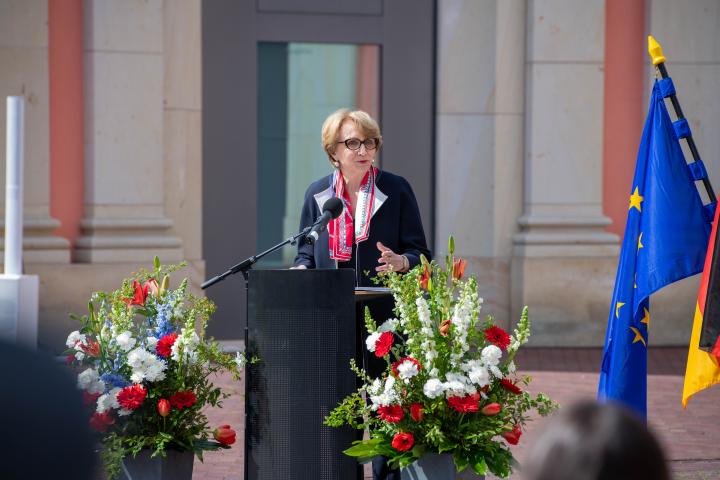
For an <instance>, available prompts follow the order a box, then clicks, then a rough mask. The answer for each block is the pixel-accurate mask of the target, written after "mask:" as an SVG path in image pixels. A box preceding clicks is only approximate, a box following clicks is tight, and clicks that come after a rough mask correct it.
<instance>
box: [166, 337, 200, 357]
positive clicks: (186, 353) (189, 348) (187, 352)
mask: <svg viewBox="0 0 720 480" xmlns="http://www.w3.org/2000/svg"><path fill="white" fill-rule="evenodd" d="M199 344H200V337H198V335H197V333H195V330H186V329H185V328H183V329H182V331H181V332H180V335H179V336H178V338H177V340H175V343H173V346H172V349H171V352H172V354H171V357H172V359H173V360H175V361H176V362H179V361H180V354H181V353H182V355H183V358H184V360H185V361H186V362H188V363H195V362H197V352H195V349H196V348H197V346H198V345H199Z"/></svg>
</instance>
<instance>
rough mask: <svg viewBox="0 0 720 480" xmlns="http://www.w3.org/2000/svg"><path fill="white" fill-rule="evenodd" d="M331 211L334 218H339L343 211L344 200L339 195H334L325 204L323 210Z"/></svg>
mask: <svg viewBox="0 0 720 480" xmlns="http://www.w3.org/2000/svg"><path fill="white" fill-rule="evenodd" d="M328 211H329V212H330V214H332V218H337V217H339V216H340V214H341V213H342V211H343V202H342V200H340V199H339V198H337V197H332V198H330V199H329V200H328V201H326V202H325V204H324V205H323V212H328Z"/></svg>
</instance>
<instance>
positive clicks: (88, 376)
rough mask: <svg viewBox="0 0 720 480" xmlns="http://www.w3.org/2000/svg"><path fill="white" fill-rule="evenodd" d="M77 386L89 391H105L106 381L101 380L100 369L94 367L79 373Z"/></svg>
mask: <svg viewBox="0 0 720 480" xmlns="http://www.w3.org/2000/svg"><path fill="white" fill-rule="evenodd" d="M77 386H78V388H80V389H81V390H85V391H86V392H88V393H103V392H104V391H105V382H103V381H102V380H100V376H99V375H98V371H97V370H95V369H94V368H88V369H87V370H84V371H83V372H81V373H80V374H79V375H78V379H77Z"/></svg>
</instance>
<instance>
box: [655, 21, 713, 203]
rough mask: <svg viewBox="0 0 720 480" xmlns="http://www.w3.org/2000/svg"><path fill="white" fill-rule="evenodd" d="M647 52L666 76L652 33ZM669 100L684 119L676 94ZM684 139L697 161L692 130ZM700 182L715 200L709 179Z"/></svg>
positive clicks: (661, 54)
mask: <svg viewBox="0 0 720 480" xmlns="http://www.w3.org/2000/svg"><path fill="white" fill-rule="evenodd" d="M648 53H649V54H650V57H651V58H652V62H653V65H655V66H656V67H657V69H658V71H659V72H660V77H661V78H667V77H668V73H667V68H666V67H665V56H664V55H663V51H662V47H661V46H660V44H659V43H658V41H657V40H655V39H654V38H653V36H652V35H648ZM670 102H671V103H672V106H673V108H674V109H675V115H677V118H678V120H682V119H684V118H685V115H683V111H682V108H680V102H679V101H678V99H677V95H675V94H674V93H673V94H672V95H670ZM685 140H686V141H687V144H688V147H690V152H692V156H693V161H695V162H697V161H699V160H700V153H699V152H698V150H697V146H695V140H693V137H692V132H691V133H690V135H689V136H687V137H685ZM702 182H703V186H704V187H705V191H706V192H707V194H708V197H709V198H710V202H715V201H716V200H717V198H716V197H715V191H714V190H713V188H712V185H711V184H710V179H709V178H707V177H705V178H703V179H702Z"/></svg>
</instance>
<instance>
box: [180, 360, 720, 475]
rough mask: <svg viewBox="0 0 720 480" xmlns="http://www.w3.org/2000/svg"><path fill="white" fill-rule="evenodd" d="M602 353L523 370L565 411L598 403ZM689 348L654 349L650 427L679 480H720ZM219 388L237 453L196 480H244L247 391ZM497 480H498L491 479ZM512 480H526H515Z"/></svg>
mask: <svg viewBox="0 0 720 480" xmlns="http://www.w3.org/2000/svg"><path fill="white" fill-rule="evenodd" d="M600 355H601V352H600V350H598V349H526V350H524V351H520V353H519V354H518V358H517V360H518V365H519V366H520V368H521V369H522V371H523V372H524V373H527V374H529V375H531V376H532V377H533V383H532V390H535V391H542V392H545V393H547V394H548V395H550V396H551V397H552V398H553V399H554V400H556V401H557V402H558V403H560V405H561V407H562V406H563V405H568V404H570V403H572V402H574V401H576V400H579V399H582V398H594V397H595V390H596V388H597V381H598V369H599V364H600ZM686 355H687V349H685V348H651V349H650V351H649V356H648V359H649V362H648V370H649V377H648V422H649V424H650V426H651V427H652V428H653V429H654V431H655V432H656V433H657V434H658V436H659V437H660V439H661V441H662V443H663V445H664V447H665V450H666V453H667V456H668V458H669V460H670V465H671V469H672V470H673V472H674V474H675V479H677V480H711V479H720V428H718V417H719V416H720V386H716V387H715V388H713V389H710V390H706V391H705V392H702V393H700V394H698V395H697V396H696V397H694V398H693V399H692V400H691V401H690V404H689V406H688V409H687V410H685V411H683V410H682V407H681V405H680V397H681V393H682V382H683V375H684V373H685V360H686ZM218 383H219V384H221V385H224V386H226V388H228V390H229V391H231V392H233V393H237V394H238V395H234V396H233V397H232V398H231V399H229V400H228V401H226V403H225V407H224V408H223V409H222V410H218V411H210V412H209V416H210V420H211V424H223V423H229V424H231V425H232V426H233V427H235V428H236V429H237V430H238V440H239V441H238V444H236V445H235V446H234V448H233V449H232V450H229V451H224V452H217V453H213V452H210V453H207V454H206V457H205V462H204V463H200V462H199V461H197V460H196V462H195V470H194V475H193V478H194V479H198V480H200V479H203V480H204V479H207V480H235V479H242V478H243V476H242V468H243V458H242V456H243V455H242V451H243V449H242V443H241V441H242V434H241V433H240V432H241V431H242V428H243V427H242V425H243V404H242V402H243V401H242V396H241V395H239V393H240V392H242V390H243V386H242V385H241V384H231V382H229V379H227V378H225V377H220V378H219V379H218ZM543 421H544V420H542V419H541V420H539V421H535V422H532V423H531V424H530V428H529V430H528V431H527V432H526V433H525V434H524V436H523V439H522V441H521V444H520V445H518V446H517V447H514V450H515V452H514V453H515V455H516V457H517V458H518V460H519V461H520V462H522V459H523V458H524V456H525V454H526V451H527V448H528V446H530V445H532V443H533V439H534V438H536V436H537V430H538V429H539V428H541V427H542V423H543ZM489 478H493V477H489ZM511 478H512V479H520V478H521V477H520V475H514V476H513V477H511Z"/></svg>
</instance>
